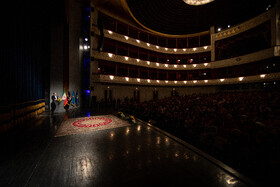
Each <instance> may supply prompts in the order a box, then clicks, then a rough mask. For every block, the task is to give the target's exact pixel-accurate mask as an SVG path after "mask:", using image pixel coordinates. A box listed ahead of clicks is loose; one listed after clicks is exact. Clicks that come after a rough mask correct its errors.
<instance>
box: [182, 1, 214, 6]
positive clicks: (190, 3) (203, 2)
mask: <svg viewBox="0 0 280 187" xmlns="http://www.w3.org/2000/svg"><path fill="white" fill-rule="evenodd" d="M183 1H184V2H185V3H187V4H189V5H194V6H199V5H204V4H207V3H210V2H212V1H214V0H183Z"/></svg>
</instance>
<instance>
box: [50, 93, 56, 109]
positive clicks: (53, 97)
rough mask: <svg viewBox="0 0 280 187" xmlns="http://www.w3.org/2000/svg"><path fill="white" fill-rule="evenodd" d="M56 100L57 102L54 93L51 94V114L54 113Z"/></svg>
mask: <svg viewBox="0 0 280 187" xmlns="http://www.w3.org/2000/svg"><path fill="white" fill-rule="evenodd" d="M56 100H57V97H56V93H53V95H52V103H51V112H52V114H53V113H54V111H55V108H56V104H55V101H56Z"/></svg>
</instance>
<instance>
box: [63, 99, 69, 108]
mask: <svg viewBox="0 0 280 187" xmlns="http://www.w3.org/2000/svg"><path fill="white" fill-rule="evenodd" d="M67 103H68V99H67V97H66V98H65V100H64V104H63V106H65V105H67Z"/></svg>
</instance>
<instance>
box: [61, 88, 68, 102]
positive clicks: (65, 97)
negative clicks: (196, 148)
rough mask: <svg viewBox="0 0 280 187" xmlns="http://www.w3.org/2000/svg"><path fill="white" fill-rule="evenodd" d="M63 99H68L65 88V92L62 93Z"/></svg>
mask: <svg viewBox="0 0 280 187" xmlns="http://www.w3.org/2000/svg"><path fill="white" fill-rule="evenodd" d="M61 99H62V100H65V99H67V96H66V93H65V90H63V94H62V98H61Z"/></svg>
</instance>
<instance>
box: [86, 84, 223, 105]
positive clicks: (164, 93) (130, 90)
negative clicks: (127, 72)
mask: <svg viewBox="0 0 280 187" xmlns="http://www.w3.org/2000/svg"><path fill="white" fill-rule="evenodd" d="M105 90H111V92H112V99H115V100H117V99H121V100H122V101H123V100H124V99H125V98H126V97H128V98H129V99H131V98H132V99H133V98H134V91H136V90H138V91H139V95H140V102H143V101H148V100H151V99H153V92H154V91H157V92H158V99H163V98H165V97H170V96H171V92H172V91H173V90H174V91H176V92H177V94H178V95H188V94H193V93H215V92H218V91H219V88H218V87H217V86H208V87H153V86H151V87H148V86H136V85H131V86H130V85H114V84H113V85H109V84H98V83H97V84H94V89H93V90H92V91H91V98H93V97H96V101H97V102H100V101H101V100H102V99H103V100H105ZM107 95H109V93H108V94H107ZM91 102H92V101H91Z"/></svg>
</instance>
